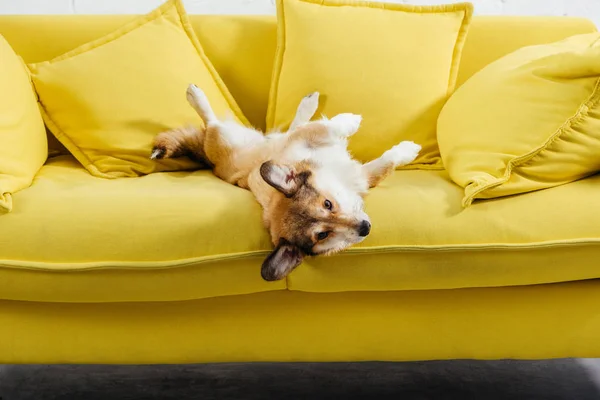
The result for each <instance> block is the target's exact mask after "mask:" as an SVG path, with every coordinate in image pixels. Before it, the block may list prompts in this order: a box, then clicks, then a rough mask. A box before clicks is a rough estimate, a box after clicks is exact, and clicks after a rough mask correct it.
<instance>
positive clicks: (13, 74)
mask: <svg viewBox="0 0 600 400" xmlns="http://www.w3.org/2000/svg"><path fill="white" fill-rule="evenodd" d="M0 93H2V95H1V96H0V213H2V212H8V211H11V210H12V197H11V193H14V192H17V191H19V190H21V189H25V188H27V187H29V186H30V185H31V181H32V180H33V178H34V176H35V175H36V173H37V172H38V171H39V169H40V168H41V166H42V165H43V164H44V162H45V161H46V157H47V155H48V145H47V139H46V130H45V128H44V122H43V121H42V117H41V116H40V111H39V109H38V106H37V99H36V97H35V93H34V91H33V87H32V86H31V81H30V79H29V74H28V72H27V68H26V67H25V64H23V61H22V60H21V59H20V58H19V57H18V56H17V55H16V54H15V52H14V51H13V49H12V48H11V47H10V45H9V44H8V43H7V42H6V40H5V39H4V38H3V37H2V36H0Z"/></svg>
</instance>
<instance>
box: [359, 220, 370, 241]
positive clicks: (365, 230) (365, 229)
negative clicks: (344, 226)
mask: <svg viewBox="0 0 600 400" xmlns="http://www.w3.org/2000/svg"><path fill="white" fill-rule="evenodd" d="M369 233H371V223H370V222H369V221H366V220H365V221H362V222H361V223H360V226H359V227H358V234H359V235H360V236H363V237H364V236H367V235H368V234H369Z"/></svg>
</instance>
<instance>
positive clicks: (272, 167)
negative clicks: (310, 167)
mask: <svg viewBox="0 0 600 400" xmlns="http://www.w3.org/2000/svg"><path fill="white" fill-rule="evenodd" d="M260 176H262V178H263V179H264V180H265V182H267V183H268V184H269V185H271V186H273V187H274V188H275V189H277V190H278V191H280V192H281V193H283V194H284V195H285V197H293V196H294V195H295V194H296V192H297V191H298V189H300V187H302V185H304V183H305V182H306V179H307V178H308V177H309V176H310V172H309V171H303V172H301V173H296V171H294V169H292V168H290V167H288V166H285V165H278V164H275V163H273V162H272V161H267V162H265V163H263V164H262V165H261V166H260Z"/></svg>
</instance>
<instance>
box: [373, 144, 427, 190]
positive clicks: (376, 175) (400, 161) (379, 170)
mask: <svg viewBox="0 0 600 400" xmlns="http://www.w3.org/2000/svg"><path fill="white" fill-rule="evenodd" d="M419 151H421V146H419V145H418V144H416V143H414V142H408V141H405V142H401V143H400V144H397V145H396V146H394V147H392V148H391V149H389V150H388V151H386V152H385V153H383V155H382V156H381V157H379V158H376V159H375V160H373V161H370V162H368V163H366V164H363V166H362V170H363V173H364V174H365V175H366V177H367V180H368V182H369V187H370V188H373V187H375V186H377V185H379V184H380V183H381V182H382V181H383V180H384V179H385V178H387V177H388V176H389V175H390V174H391V173H392V172H393V171H394V169H396V167H401V166H403V165H406V164H410V163H411V162H413V161H414V160H415V159H416V158H417V156H418V155H419Z"/></svg>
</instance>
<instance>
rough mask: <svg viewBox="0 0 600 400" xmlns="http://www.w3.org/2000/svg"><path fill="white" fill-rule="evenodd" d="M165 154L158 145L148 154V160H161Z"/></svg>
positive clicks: (163, 149)
mask: <svg viewBox="0 0 600 400" xmlns="http://www.w3.org/2000/svg"><path fill="white" fill-rule="evenodd" d="M166 154H167V149H166V148H164V147H162V146H160V145H158V146H154V147H153V148H152V153H150V159H151V160H161V159H163V158H165V155H166Z"/></svg>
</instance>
